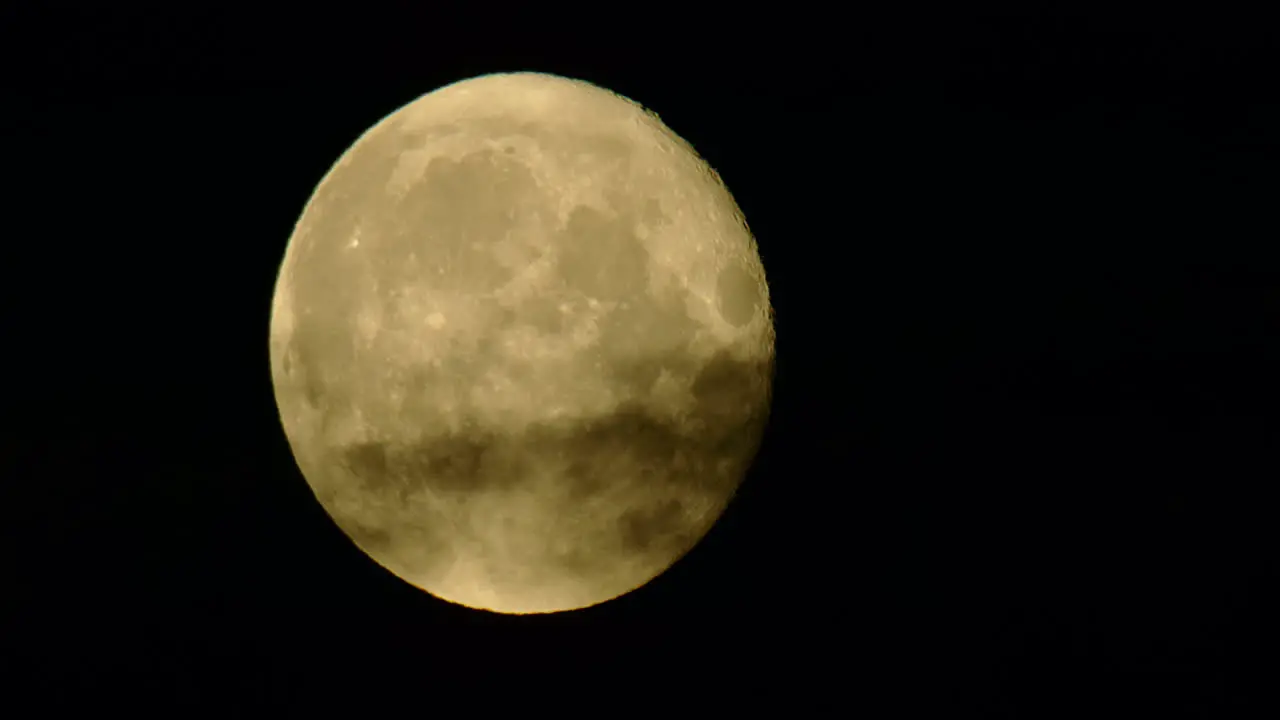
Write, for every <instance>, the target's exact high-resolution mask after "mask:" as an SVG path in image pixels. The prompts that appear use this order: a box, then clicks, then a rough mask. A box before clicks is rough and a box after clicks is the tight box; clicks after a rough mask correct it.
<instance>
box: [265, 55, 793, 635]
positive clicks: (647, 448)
mask: <svg viewBox="0 0 1280 720" xmlns="http://www.w3.org/2000/svg"><path fill="white" fill-rule="evenodd" d="M270 356H271V358H270V360H271V374H272V381H273V384H274V389H275V398H276V404H277V406H278V409H279V413H280V418H281V423H282V425H283V427H284V430H285V434H286V435H287V437H288V440H289V444H290V447H291V449H292V451H293V454H294V457H295V459H296V461H297V463H298V466H299V468H300V470H301V471H302V474H303V476H304V477H305V478H306V481H307V483H308V484H309V485H310V487H311V489H312V490H313V492H314V493H315V496H316V498H317V500H318V501H319V502H320V504H321V505H322V506H323V507H324V509H325V510H326V511H327V512H328V514H329V515H330V516H331V517H332V518H333V520H334V522H335V523H336V524H337V526H338V527H340V528H341V529H342V531H343V532H344V533H345V534H346V535H347V536H348V537H349V538H350V539H351V540H352V541H353V542H354V543H355V544H356V545H357V546H358V547H360V548H361V549H362V550H363V551H364V552H365V553H366V554H367V555H368V556H369V557H371V558H372V559H373V560H374V561H376V562H377V563H378V564H380V565H381V566H383V567H385V568H386V569H387V570H389V571H390V572H392V573H394V574H395V575H396V576H398V577H399V578H401V579H402V580H404V581H406V582H408V583H410V584H412V585H414V586H416V587H418V588H420V589H422V590H424V591H426V592H428V593H430V594H431V595H434V596H435V597H438V598H441V599H443V600H446V601H448V602H451V603H455V604H459V605H464V606H467V607H472V608H478V609H483V610H489V611H493V612H500V613H546V612H557V611H564V610H572V609H577V608H582V607H587V606H591V605H595V604H598V603H601V602H605V601H608V600H610V599H613V598H616V597H618V596H620V595H623V594H625V593H627V592H630V591H632V590H634V589H636V588H638V587H641V586H642V585H644V584H646V583H648V582H649V581H650V580H652V579H653V578H655V577H657V576H658V575H659V574H661V573H663V572H664V571H666V570H667V569H668V568H669V567H670V566H671V565H672V564H673V563H675V562H676V561H677V560H678V559H679V558H680V557H682V556H683V555H684V554H685V553H686V552H688V551H689V550H690V549H691V548H692V547H693V546H694V545H695V544H696V543H697V542H699V541H700V540H701V539H702V538H703V537H704V536H705V535H706V533H707V532H708V531H709V530H710V528H711V526H712V525H713V524H714V523H715V522H716V520H717V519H718V518H719V517H720V515H721V514H722V513H723V511H724V510H725V508H726V507H727V505H728V503H729V501H730V499H731V498H732V496H733V495H734V493H735V492H736V491H737V489H738V487H739V485H740V484H741V482H742V480H743V478H744V477H745V475H746V472H747V470H748V468H749V466H750V464H751V462H752V460H753V458H754V456H755V455H756V452H757V450H758V448H759V445H760V442H761V437H762V434H763V431H764V426H765V422H766V419H767V416H768V411H769V405H770V397H771V385H772V380H773V367H774V364H773V363H774V329H773V313H772V309H771V305H770V302H769V292H768V286H767V284H766V282H765V275H764V268H763V265H762V263H761V260H760V255H759V252H758V250H757V247H756V242H755V240H754V238H753V237H752V235H751V233H750V231H749V230H748V227H747V224H746V222H745V220H744V218H743V216H742V213H741V211H740V210H739V208H738V206H737V204H736V203H735V201H734V199H733V197H732V196H731V195H730V194H729V192H728V190H727V189H726V188H725V186H724V184H723V182H722V181H721V179H720V177H719V175H717V174H716V172H715V171H714V170H712V169H711V168H710V167H709V166H708V165H707V163H706V162H705V161H703V160H702V159H701V158H700V157H699V156H698V155H697V153H696V152H694V150H693V148H692V147H691V146H690V145H689V144H688V143H686V142H685V141H684V140H682V139H681V138H680V137H679V136H677V135H676V134H675V133H673V132H672V131H671V130H670V129H668V128H667V126H666V125H664V124H663V123H662V121H661V120H659V118H658V116H657V115H656V114H654V113H652V112H650V111H648V110H646V109H645V108H643V107H641V106H640V105H638V104H636V103H635V102H633V101H631V100H629V99H627V98H625V97H622V96H620V95H617V94H615V93H612V92H610V91H608V90H605V89H602V88H600V87H598V86H595V85H592V84H589V83H586V82H583V81H578V80H571V79H566V78H562V77H558V76H553V75H545V74H538V73H508V74H494V75H485V76H482V77H478V78H472V79H469V80H464V81H461V82H457V83H454V84H452V85H448V86H445V87H443V88H440V89H438V90H436V91H434V92H431V93H428V94H426V95H423V96H421V97H419V98H417V99H416V100H413V101H412V102H410V103H408V104H407V105H405V106H403V107H401V108H399V109H398V110H396V111H395V112H392V113H391V114H390V115H388V116H386V117H385V118H383V119H382V120H381V121H379V122H378V123H376V124H375V125H374V126H373V127H372V128H370V129H369V130H367V131H366V132H365V133H364V134H363V135H361V136H360V138H359V139H358V140H356V142H355V143H354V144H353V145H352V146H351V147H350V148H349V149H348V150H347V151H346V152H345V153H343V155H342V156H341V157H340V158H339V159H338V161H337V162H336V163H335V164H334V165H333V167H332V168H331V169H330V170H329V172H328V173H327V174H326V175H325V176H324V178H323V179H322V180H321V181H320V183H319V185H318V186H317V187H316V189H315V191H314V193H313V194H312V196H311V198H310V200H309V201H308V202H307V204H306V206H305V208H304V209H303V212H302V215H301V217H300V218H299V219H298V222H297V224H296V226H295V228H294V232H293V235H292V236H291V237H290V239H289V243H288V246H287V249H286V250H285V253H284V259H283V262H282V264H281V266H280V270H279V275H278V277H277V281H276V287H275V294H274V296H273V299H272V309H271V329H270Z"/></svg>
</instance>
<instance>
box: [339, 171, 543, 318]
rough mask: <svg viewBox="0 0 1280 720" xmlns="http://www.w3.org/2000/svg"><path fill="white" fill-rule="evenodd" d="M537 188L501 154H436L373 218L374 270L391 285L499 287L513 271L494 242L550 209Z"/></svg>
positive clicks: (462, 289) (371, 254)
mask: <svg viewBox="0 0 1280 720" xmlns="http://www.w3.org/2000/svg"><path fill="white" fill-rule="evenodd" d="M539 193H540V190H539V187H538V184H537V181H536V180H535V179H534V177H533V174H532V173H531V172H530V170H529V168H528V167H527V166H526V165H524V164H523V163H521V162H520V161H518V160H516V159H513V158H511V157H509V156H507V155H506V154H504V153H500V152H495V151H492V150H480V151H477V152H473V153H470V154H468V155H465V156H463V157H462V158H461V159H459V160H456V161H455V160H452V159H450V158H447V157H443V156H441V157H436V158H433V159H432V160H431V162H430V163H428V165H427V168H426V169H425V170H424V171H423V174H422V177H421V178H419V179H418V180H417V181H416V182H414V183H413V184H412V185H411V186H410V187H409V189H408V191H407V192H406V193H405V194H404V195H403V196H402V197H400V198H399V199H397V200H395V201H394V204H393V206H391V207H389V208H387V210H386V212H383V213H380V214H379V216H378V217H376V218H371V222H373V223H375V225H376V226H377V227H375V229H374V230H373V231H372V232H370V233H369V240H368V243H369V245H370V247H369V249H368V257H369V259H370V261H371V263H372V264H373V265H374V267H375V275H376V276H377V278H378V279H379V281H380V282H381V283H382V284H384V285H386V286H389V287H398V286H402V285H405V284H410V283H415V282H417V283H425V284H427V285H429V286H430V287H432V288H433V289H437V290H447V291H455V292H462V293H478V292H486V291H489V290H493V289H496V288H498V287H500V286H502V285H503V284H505V283H506V282H508V281H509V280H511V279H512V278H513V277H514V273H515V271H514V270H513V269H511V268H508V267H506V266H504V265H503V264H502V263H501V262H499V260H498V258H497V256H496V255H495V254H494V253H493V244H494V243H495V242H497V241H499V240H502V239H503V238H504V237H506V235H507V233H508V232H509V231H510V230H512V229H514V228H515V227H516V226H517V225H518V224H520V223H521V222H527V221H529V220H530V219H531V218H534V217H536V216H537V215H538V213H540V212H541V213H545V208H546V207H547V206H548V205H547V203H546V201H544V200H541V199H540V194H539ZM361 243H362V245H363V244H365V241H364V240H362V241H361ZM410 258H414V260H413V261H412V262H411V261H410Z"/></svg>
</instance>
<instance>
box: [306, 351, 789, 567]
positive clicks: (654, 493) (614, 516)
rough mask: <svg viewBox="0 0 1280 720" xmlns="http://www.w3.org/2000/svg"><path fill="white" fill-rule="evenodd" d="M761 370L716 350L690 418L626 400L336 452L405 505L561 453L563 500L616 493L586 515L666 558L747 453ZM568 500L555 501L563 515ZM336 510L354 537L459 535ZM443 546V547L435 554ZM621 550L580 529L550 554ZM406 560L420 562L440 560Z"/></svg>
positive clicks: (476, 491)
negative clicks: (519, 425) (535, 420)
mask: <svg viewBox="0 0 1280 720" xmlns="http://www.w3.org/2000/svg"><path fill="white" fill-rule="evenodd" d="M675 364H677V365H678V363H675ZM769 372H770V366H769V365H768V364H765V363H757V362H743V361H740V360H736V359H734V358H733V357H732V356H730V355H728V354H727V353H725V354H720V355H717V356H716V357H714V358H713V359H712V360H711V361H710V362H709V363H708V364H706V365H705V366H703V367H702V368H701V369H700V370H699V371H697V375H696V377H695V379H694V383H693V385H694V389H695V396H696V397H697V399H698V403H697V405H696V407H695V408H694V411H693V414H692V417H691V418H688V419H684V418H675V417H669V416H664V415H660V414H657V413H655V412H653V411H651V410H649V409H647V408H646V407H644V406H643V405H642V404H640V403H626V404H624V405H622V406H620V407H619V408H618V409H617V411H616V412H614V413H612V414H610V415H607V416H603V417H598V418H592V419H589V420H582V421H577V422H567V421H558V422H550V421H549V422H547V423H542V424H537V425H534V426H531V427H529V428H528V429H527V430H526V431H524V432H523V433H521V434H518V435H508V434H500V433H498V432H496V431H494V430H491V429H488V428H483V427H471V428H469V429H467V430H465V431H463V432H461V433H454V434H439V435H431V436H424V437H422V438H421V439H420V440H418V441H417V442H414V443H411V444H407V445H397V444H391V443H388V444H383V445H370V444H359V445H352V446H349V447H346V448H341V449H339V450H337V452H338V455H339V457H338V461H339V462H338V464H339V465H341V466H342V467H343V468H346V470H347V472H349V473H351V474H352V475H354V476H356V477H357V478H359V479H360V481H361V491H362V492H363V493H366V494H368V495H370V496H374V497H377V498H379V499H382V500H389V501H392V502H393V504H396V505H399V506H401V507H404V504H405V503H406V502H407V496H408V493H409V492H412V491H413V490H414V489H422V488H429V489H430V490H431V491H432V492H433V493H434V494H436V495H442V496H454V497H457V498H459V499H463V500H464V499H465V498H467V497H470V496H476V495H484V494H489V493H498V494H503V493H506V492H507V491H510V490H512V489H515V488H516V487H518V486H519V485H520V484H521V483H523V482H526V481H528V480H529V478H530V477H532V473H531V470H532V468H534V467H535V466H538V465H541V464H544V463H552V462H554V460H555V459H556V458H565V459H568V461H569V462H568V468H567V470H565V472H564V473H563V475H562V481H563V482H565V483H568V485H569V487H568V488H567V491H568V492H567V495H568V497H569V498H570V502H571V503H574V504H577V503H583V502H586V501H588V500H590V499H592V498H602V497H604V496H606V495H607V496H610V497H613V498H616V501H613V502H612V503H611V504H606V505H605V506H604V507H605V509H604V510H603V511H602V514H601V515H599V516H598V517H595V518H589V519H587V520H586V523H587V524H588V525H589V526H591V527H592V528H594V530H595V531H597V532H603V533H606V534H610V533H611V534H612V535H613V536H614V537H615V538H616V545H617V547H621V548H623V550H624V552H627V553H632V554H636V555H642V556H645V557H646V558H649V559H651V560H652V561H654V562H659V561H661V562H664V563H666V562H671V561H674V560H675V558H676V556H678V555H679V554H680V553H682V552H684V551H685V550H687V549H688V548H689V547H691V546H692V544H693V543H694V542H696V540H697V539H698V537H699V536H700V535H701V533H703V532H705V530H706V528H707V527H708V525H707V523H708V520H707V518H705V516H704V514H703V513H701V512H696V511H695V510H694V509H695V508H698V507H705V506H706V503H707V502H709V501H712V502H714V501H723V500H725V499H727V498H728V497H729V496H730V495H731V494H732V492H733V490H734V488H735V487H736V485H737V483H738V482H739V481H740V480H741V477H742V473H743V472H745V470H746V466H747V465H748V464H749V462H750V460H751V457H752V456H753V455H754V453H755V449H756V447H757V445H758V443H759V439H760V436H761V433H762V432H763V428H764V420H765V413H766V412H767V396H766V393H767V379H768V374H769ZM689 420H692V421H693V422H689ZM724 461H728V466H727V469H726V467H725V466H724V465H723V462H724ZM572 509H573V508H571V507H570V508H563V509H562V511H563V512H564V513H565V515H566V517H567V516H568V515H569V514H571V512H572ZM329 510H330V512H331V513H338V515H340V514H341V513H340V512H339V511H338V510H337V509H336V508H333V507H330V508H329ZM543 510H545V509H543ZM335 520H336V521H337V522H338V524H339V525H340V526H341V527H343V528H344V530H347V531H348V533H350V534H352V536H353V538H355V537H357V535H359V536H360V537H364V538H366V540H365V541H363V542H369V543H373V544H375V545H376V543H377V542H378V541H379V540H378V538H386V537H390V538H392V539H399V538H402V537H410V536H412V537H418V534H421V533H425V534H426V535H427V536H429V537H427V538H425V539H422V540H421V542H425V543H427V544H428V546H430V547H441V548H447V547H449V546H450V545H451V543H453V542H455V541H456V540H458V538H457V537H456V534H457V532H458V530H457V528H456V527H455V526H454V525H452V524H437V525H436V526H430V525H424V524H418V523H415V524H413V525H412V526H397V524H396V523H398V522H403V521H398V520H395V519H394V518H393V517H391V516H388V517H387V518H386V522H385V523H384V524H383V525H377V523H376V519H375V518H370V517H368V516H361V517H359V518H355V517H350V518H343V517H340V516H335ZM357 525H358V527H356V526H357ZM353 528H354V529H353ZM357 539H358V538H357ZM415 542H418V540H415ZM362 546H364V545H362ZM448 557H451V556H450V555H449V554H448V553H441V558H442V559H441V562H444V561H445V559H446V558H448ZM379 559H381V558H379ZM620 559H621V558H618V557H616V556H613V555H611V554H610V553H608V552H607V551H601V552H593V550H592V547H591V546H590V543H589V542H585V541H584V546H583V547H577V548H571V549H570V550H569V551H568V552H567V553H565V554H562V555H559V556H556V557H555V558H554V559H552V560H548V562H552V563H553V564H556V565H558V566H559V570H558V571H557V572H560V573H568V574H570V575H571V576H580V577H583V578H584V579H586V578H589V577H592V576H594V575H595V574H598V573H604V572H610V571H611V570H612V569H613V568H614V567H615V565H616V563H617V562H618V561H619V560H620ZM408 570H411V571H413V572H415V573H418V574H422V573H427V574H429V573H431V572H435V571H437V570H439V568H408ZM544 570H545V569H544ZM548 571H549V570H548Z"/></svg>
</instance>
